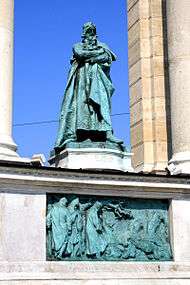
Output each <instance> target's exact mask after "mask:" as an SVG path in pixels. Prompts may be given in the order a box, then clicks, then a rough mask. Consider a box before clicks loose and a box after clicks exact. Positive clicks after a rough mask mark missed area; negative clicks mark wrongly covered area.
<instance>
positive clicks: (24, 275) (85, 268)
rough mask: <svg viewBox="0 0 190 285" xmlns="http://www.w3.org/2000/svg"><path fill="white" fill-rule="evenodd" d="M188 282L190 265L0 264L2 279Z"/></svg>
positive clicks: (105, 263) (0, 276) (122, 263)
mask: <svg viewBox="0 0 190 285" xmlns="http://www.w3.org/2000/svg"><path fill="white" fill-rule="evenodd" d="M120 279H121V280H122V279H123V280H124V279H134V280H139V279H151V280H156V279H172V280H175V279H190V263H189V262H188V263H175V262H162V263H161V262H155V263H141V262H136V263H130V262H22V263H20V262H1V263H0V281H2V280H120Z"/></svg>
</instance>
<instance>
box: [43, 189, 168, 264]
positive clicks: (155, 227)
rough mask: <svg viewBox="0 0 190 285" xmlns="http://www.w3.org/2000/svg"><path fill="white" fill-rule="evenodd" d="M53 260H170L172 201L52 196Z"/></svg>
mask: <svg viewBox="0 0 190 285" xmlns="http://www.w3.org/2000/svg"><path fill="white" fill-rule="evenodd" d="M47 259H48V260H68V261H69V260H78V261H82V260H83V261H84V260H107V261H111V260H115V261H122V260H123V261H124V260H125V261H168V260H171V259H172V254H171V248H170V240H169V222H168V201H161V200H151V199H128V198H118V197H112V198H110V197H104V198H102V197H94V196H83V195H78V196H76V195H64V196H61V195H48V205H47Z"/></svg>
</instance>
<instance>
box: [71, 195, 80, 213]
mask: <svg viewBox="0 0 190 285" xmlns="http://www.w3.org/2000/svg"><path fill="white" fill-rule="evenodd" d="M78 207H79V198H75V199H74V200H72V201H71V203H70V204H69V209H70V211H74V210H75V209H77V208H78Z"/></svg>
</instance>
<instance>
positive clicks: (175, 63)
mask: <svg viewBox="0 0 190 285" xmlns="http://www.w3.org/2000/svg"><path fill="white" fill-rule="evenodd" d="M189 10H190V2H189V1H188V0H181V1H179V0H168V1H167V29H168V58H169V76H170V92H171V124H172V149H173V156H172V159H171V161H170V162H169V170H170V171H171V174H178V173H190V131H189V130H190V120H189V119H188V118H189V113H190V96H189V94H190V80H189V79H190V49H189V45H190V33H189V30H190V17H189Z"/></svg>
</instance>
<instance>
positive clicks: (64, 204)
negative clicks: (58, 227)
mask: <svg viewBox="0 0 190 285" xmlns="http://www.w3.org/2000/svg"><path fill="white" fill-rule="evenodd" d="M59 204H60V205H61V206H66V204H67V198H65V197H63V198H61V199H60V200H59Z"/></svg>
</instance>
